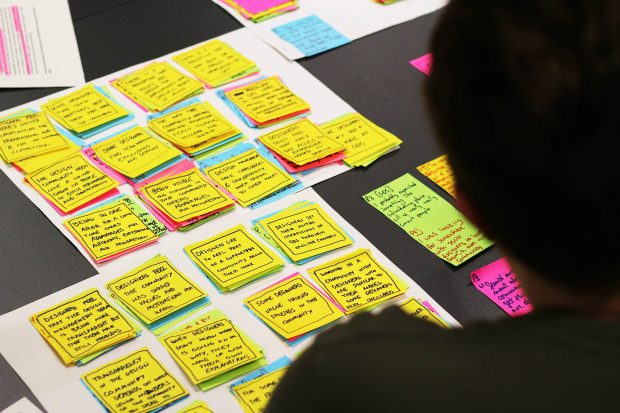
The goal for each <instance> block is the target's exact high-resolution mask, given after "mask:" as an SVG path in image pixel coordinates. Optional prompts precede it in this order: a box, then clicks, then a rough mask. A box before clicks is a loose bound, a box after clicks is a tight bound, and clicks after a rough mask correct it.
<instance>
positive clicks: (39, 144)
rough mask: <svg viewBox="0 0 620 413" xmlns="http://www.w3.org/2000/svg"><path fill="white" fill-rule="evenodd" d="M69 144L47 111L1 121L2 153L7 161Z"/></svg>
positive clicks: (17, 159) (19, 159)
mask: <svg viewBox="0 0 620 413" xmlns="http://www.w3.org/2000/svg"><path fill="white" fill-rule="evenodd" d="M66 146H67V142H66V140H65V139H64V138H63V137H62V136H61V135H60V134H59V133H58V131H56V129H55V128H54V126H53V125H52V124H51V122H50V121H49V119H48V118H47V116H46V115H45V113H43V112H37V113H33V114H30V115H24V116H18V117H15V118H9V119H6V120H3V121H0V155H2V159H4V161H5V162H15V161H21V160H23V159H26V158H30V157H32V156H37V155H41V154H43V153H46V152H50V151H54V150H56V149H60V148H64V147H66Z"/></svg>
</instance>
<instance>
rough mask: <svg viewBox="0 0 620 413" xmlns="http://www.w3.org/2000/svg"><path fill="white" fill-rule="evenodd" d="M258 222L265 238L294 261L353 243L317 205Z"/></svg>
mask: <svg viewBox="0 0 620 413" xmlns="http://www.w3.org/2000/svg"><path fill="white" fill-rule="evenodd" d="M260 223H261V225H262V226H263V228H264V229H265V230H266V231H267V233H268V234H269V237H270V238H271V239H272V240H273V241H274V242H276V243H277V244H278V246H279V247H280V248H281V249H282V250H283V251H284V253H285V254H286V255H287V256H288V257H289V258H290V259H291V260H293V261H295V262H297V261H301V260H304V259H306V258H310V257H314V256H317V255H320V254H323V253H326V252H329V251H333V250H335V249H338V248H342V247H346V246H347V245H351V244H353V241H352V240H351V238H349V236H348V235H347V234H346V233H345V232H344V231H343V230H342V228H340V226H338V224H336V223H335V222H334V221H333V220H332V219H331V218H330V217H329V216H328V215H327V213H326V212H325V211H324V210H323V208H321V207H320V206H319V205H317V204H312V205H308V206H306V207H304V208H300V209H296V210H292V211H291V210H284V211H282V212H280V213H278V214H275V215H272V216H271V217H269V218H265V219H263V220H261V221H260Z"/></svg>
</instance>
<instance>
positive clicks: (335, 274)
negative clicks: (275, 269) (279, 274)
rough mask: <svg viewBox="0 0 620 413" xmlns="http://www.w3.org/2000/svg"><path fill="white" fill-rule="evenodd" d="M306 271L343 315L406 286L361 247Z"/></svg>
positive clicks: (396, 292) (371, 303)
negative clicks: (335, 303)
mask: <svg viewBox="0 0 620 413" xmlns="http://www.w3.org/2000/svg"><path fill="white" fill-rule="evenodd" d="M308 273H309V274H310V276H311V277H312V278H313V279H314V280H316V281H317V283H318V284H319V286H321V288H323V290H325V291H326V292H327V294H329V295H330V296H331V297H332V298H333V299H334V300H335V301H336V302H337V303H338V304H339V305H340V307H342V308H343V309H344V311H345V313H346V314H351V313H354V312H355V311H358V310H361V309H363V308H367V307H369V306H374V305H377V304H379V303H381V302H383V301H386V300H389V299H390V298H393V297H396V296H398V295H400V294H403V293H404V292H405V290H406V289H407V287H406V285H405V284H404V283H403V282H402V281H401V280H399V279H398V278H397V277H396V276H395V275H394V274H392V273H391V272H390V271H388V270H387V269H386V268H385V267H383V266H382V265H381V264H380V263H379V262H378V261H377V260H376V258H375V257H374V256H373V255H372V253H371V252H370V250H367V249H363V248H360V249H358V250H356V251H354V252H352V253H351V254H347V255H344V256H342V257H339V258H336V259H335V260H332V261H329V262H326V263H325V264H322V265H320V266H318V267H314V268H310V269H309V270H308Z"/></svg>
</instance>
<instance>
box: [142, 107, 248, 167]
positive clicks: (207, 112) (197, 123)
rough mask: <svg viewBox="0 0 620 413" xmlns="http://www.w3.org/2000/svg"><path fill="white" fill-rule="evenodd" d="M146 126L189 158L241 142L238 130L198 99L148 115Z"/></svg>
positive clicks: (240, 134) (241, 136) (241, 137)
mask: <svg viewBox="0 0 620 413" xmlns="http://www.w3.org/2000/svg"><path fill="white" fill-rule="evenodd" d="M149 127H150V128H151V129H152V130H154V131H155V132H157V134H158V135H159V136H161V137H163V138H164V139H166V140H167V141H169V142H171V143H172V144H173V145H175V146H176V147H177V148H179V149H180V150H182V151H183V152H185V153H187V154H188V155H192V156H195V155H198V154H201V153H203V152H206V151H209V150H211V149H214V148H217V147H220V146H223V145H225V144H228V143H230V142H233V141H238V140H240V139H243V135H242V133H241V131H240V130H239V129H238V128H237V127H235V126H234V125H233V124H232V123H230V122H229V121H228V120H227V119H226V118H224V116H222V115H221V114H220V113H219V112H218V111H217V109H215V108H214V107H213V106H212V105H211V104H210V103H208V102H201V101H199V100H198V99H192V100H190V101H187V102H184V103H181V104H180V105H177V106H174V107H172V108H170V109H166V110H165V111H163V112H160V113H157V114H154V115H151V116H149Z"/></svg>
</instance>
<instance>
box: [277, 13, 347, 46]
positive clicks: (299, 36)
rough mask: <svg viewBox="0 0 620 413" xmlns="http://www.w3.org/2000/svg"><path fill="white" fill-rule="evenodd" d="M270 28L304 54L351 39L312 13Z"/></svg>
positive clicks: (345, 42)
mask: <svg viewBox="0 0 620 413" xmlns="http://www.w3.org/2000/svg"><path fill="white" fill-rule="evenodd" d="M271 30H273V32H274V33H275V34H277V35H278V36H280V38H281V39H282V40H284V41H285V42H288V43H290V44H292V45H293V46H295V47H296V48H297V49H298V50H299V51H300V52H302V53H303V54H304V55H306V56H314V55H315V54H319V53H323V52H325V51H327V50H331V49H335V48H336V47H340V46H342V45H344V44H347V43H351V40H349V39H348V38H346V37H345V36H343V35H342V33H340V32H339V31H338V30H336V29H334V28H333V27H332V26H330V25H329V24H327V23H325V21H323V20H321V18H319V17H318V16H316V15H314V14H313V15H311V16H308V17H304V18H302V19H299V20H295V21H292V22H290V23H286V24H283V25H281V26H278V27H274V28H273V29H271Z"/></svg>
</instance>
